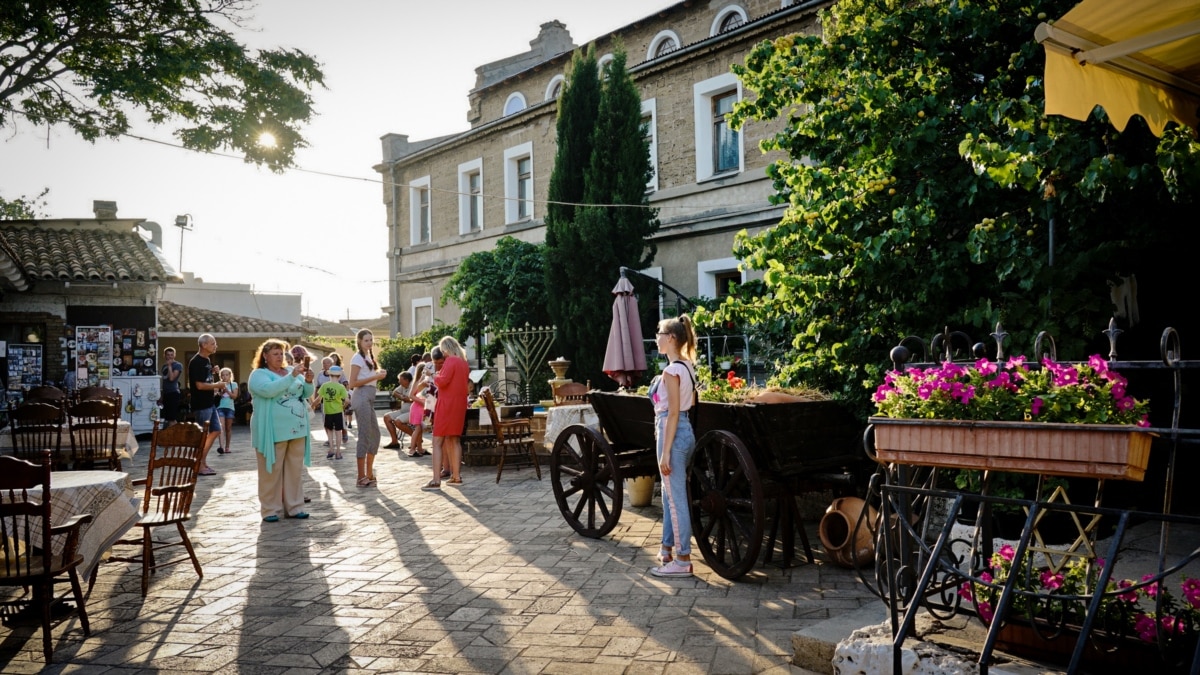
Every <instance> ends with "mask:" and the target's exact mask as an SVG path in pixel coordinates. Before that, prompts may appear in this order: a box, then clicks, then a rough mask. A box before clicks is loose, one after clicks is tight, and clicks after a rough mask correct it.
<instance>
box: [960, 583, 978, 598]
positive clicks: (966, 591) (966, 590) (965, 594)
mask: <svg viewBox="0 0 1200 675" xmlns="http://www.w3.org/2000/svg"><path fill="white" fill-rule="evenodd" d="M958 595H959V596H960V597H962V599H963V600H966V601H967V602H974V601H975V594H974V593H972V592H971V582H969V581H964V582H963V583H962V585H961V586H959V587H958Z"/></svg>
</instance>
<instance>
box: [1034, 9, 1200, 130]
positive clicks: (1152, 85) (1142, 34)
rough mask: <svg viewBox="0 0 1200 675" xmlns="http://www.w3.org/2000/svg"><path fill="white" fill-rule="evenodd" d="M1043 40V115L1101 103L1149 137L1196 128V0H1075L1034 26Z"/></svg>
mask: <svg viewBox="0 0 1200 675" xmlns="http://www.w3.org/2000/svg"><path fill="white" fill-rule="evenodd" d="M1036 36H1037V40H1038V42H1041V43H1042V44H1043V45H1044V46H1045V47H1046V79H1045V88H1046V114H1047V115H1064V116H1066V117H1070V118H1072V119H1077V120H1085V119H1087V118H1088V117H1089V116H1090V115H1091V113H1092V109H1093V108H1095V107H1096V106H1102V107H1103V108H1104V111H1105V112H1106V113H1108V118H1109V119H1110V120H1112V123H1113V126H1115V127H1116V128H1117V129H1118V130H1124V129H1125V125H1126V124H1127V123H1128V122H1129V118H1130V117H1131V116H1132V115H1141V116H1142V117H1143V118H1145V120H1146V122H1147V124H1149V126H1150V130H1151V131H1153V132H1154V134H1155V135H1156V136H1159V135H1162V131H1163V127H1164V126H1166V124H1167V122H1169V121H1175V122H1178V123H1180V124H1185V125H1187V126H1190V127H1191V128H1193V129H1197V128H1200V0H1150V1H1146V0H1083V2H1080V3H1079V4H1078V5H1076V6H1075V8H1074V9H1072V10H1071V11H1070V12H1067V13H1066V14H1065V15H1064V16H1063V17H1062V18H1061V19H1059V20H1058V21H1056V22H1054V23H1053V24H1047V23H1043V24H1041V25H1039V26H1038V28H1037V32H1036Z"/></svg>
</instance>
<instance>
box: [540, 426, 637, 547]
mask: <svg viewBox="0 0 1200 675" xmlns="http://www.w3.org/2000/svg"><path fill="white" fill-rule="evenodd" d="M550 484H551V485H552V486H553V487H554V499H555V500H556V501H557V502H558V509H559V510H560V511H562V514H563V518H565V519H566V521H567V523H568V524H570V526H571V527H573V528H575V531H576V532H578V533H579V534H582V535H583V536H585V537H591V538H593V539H599V538H600V537H603V536H604V535H606V534H608V533H609V532H612V529H613V528H614V527H616V526H617V520H618V519H619V518H620V517H621V499H622V496H623V494H624V491H623V490H622V489H621V475H620V472H619V471H618V470H617V463H616V456H615V455H613V451H612V447H611V446H609V444H608V441H606V440H604V437H602V436H601V435H600V434H599V433H597V432H596V431H595V430H593V429H591V428H589V427H586V426H583V425H582V424H573V425H571V426H569V427H567V428H566V429H563V431H562V433H561V434H559V435H558V438H557V439H556V440H555V441H554V449H553V450H551V452H550Z"/></svg>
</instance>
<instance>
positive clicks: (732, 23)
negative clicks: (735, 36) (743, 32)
mask: <svg viewBox="0 0 1200 675" xmlns="http://www.w3.org/2000/svg"><path fill="white" fill-rule="evenodd" d="M748 20H749V19H748V18H747V17H746V10H744V9H742V8H741V7H738V6H737V5H730V6H728V7H726V8H724V9H722V10H721V11H719V12H717V18H715V19H713V23H712V29H711V30H710V31H709V35H720V34H721V33H727V32H729V31H731V30H733V29H734V28H737V27H738V26H741V25H742V24H744V23H746V22H747V21H748Z"/></svg>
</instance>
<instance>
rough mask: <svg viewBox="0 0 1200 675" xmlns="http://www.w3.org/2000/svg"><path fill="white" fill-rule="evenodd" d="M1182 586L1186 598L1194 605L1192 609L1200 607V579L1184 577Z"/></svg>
mask: <svg viewBox="0 0 1200 675" xmlns="http://www.w3.org/2000/svg"><path fill="white" fill-rule="evenodd" d="M1180 588H1181V589H1182V590H1183V597H1184V599H1185V600H1187V603H1188V604H1189V605H1191V606H1192V609H1200V579H1193V578H1191V577H1184V578H1183V584H1181V585H1180Z"/></svg>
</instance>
